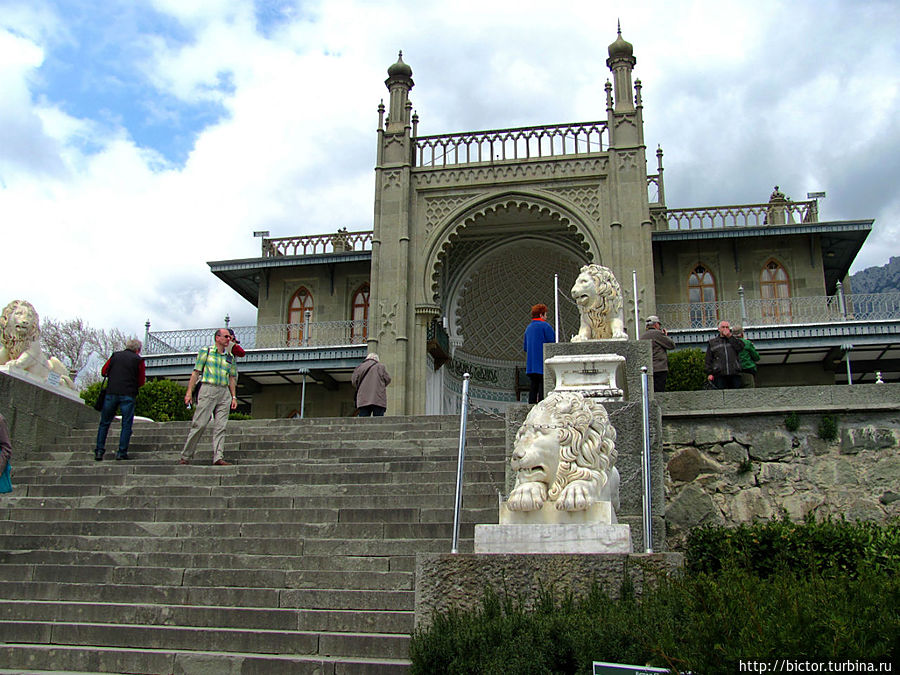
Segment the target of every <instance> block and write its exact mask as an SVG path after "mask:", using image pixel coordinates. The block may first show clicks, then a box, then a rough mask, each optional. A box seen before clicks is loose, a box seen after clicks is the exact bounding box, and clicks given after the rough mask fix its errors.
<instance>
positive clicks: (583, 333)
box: [571, 265, 628, 342]
mask: <svg viewBox="0 0 900 675" xmlns="http://www.w3.org/2000/svg"><path fill="white" fill-rule="evenodd" d="M571 293H572V298H573V299H574V300H575V304H576V305H578V313H579V314H580V316H581V326H580V327H579V329H578V333H577V334H576V335H575V337H573V338H572V342H586V341H588V340H608V339H613V340H626V339H628V335H627V334H626V333H625V318H624V315H623V313H622V289H621V287H620V286H619V282H618V281H616V278H615V276H613V273H612V271H611V270H610V269H609V268H608V267H603V266H602V265H585V266H584V267H582V268H581V273H580V274H579V275H578V278H577V279H575V284H574V285H573V286H572V291H571Z"/></svg>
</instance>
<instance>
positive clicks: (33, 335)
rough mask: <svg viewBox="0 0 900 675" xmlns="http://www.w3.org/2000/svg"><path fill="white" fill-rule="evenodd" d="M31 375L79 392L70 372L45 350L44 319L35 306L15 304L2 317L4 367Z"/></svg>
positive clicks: (0, 363) (0, 360) (0, 339)
mask: <svg viewBox="0 0 900 675" xmlns="http://www.w3.org/2000/svg"><path fill="white" fill-rule="evenodd" d="M3 365H5V366H7V367H8V368H10V369H17V370H20V371H24V372H26V373H29V374H30V375H31V376H33V377H34V378H36V379H38V380H40V381H42V382H46V381H48V380H52V381H56V380H57V378H58V382H59V384H60V385H61V386H63V387H68V388H69V389H72V390H73V391H74V390H75V384H74V383H73V382H72V379H71V378H70V377H69V371H68V369H67V368H66V367H65V366H64V365H63V363H62V362H61V361H60V360H59V359H57V358H55V357H48V356H47V355H46V354H45V353H44V352H43V351H42V350H41V326H40V318H39V317H38V313H37V311H36V310H35V309H34V305H32V304H31V303H30V302H27V301H26V300H13V301H12V302H10V303H9V304H8V305H7V306H6V307H5V308H4V309H3V314H2V316H0V366H3Z"/></svg>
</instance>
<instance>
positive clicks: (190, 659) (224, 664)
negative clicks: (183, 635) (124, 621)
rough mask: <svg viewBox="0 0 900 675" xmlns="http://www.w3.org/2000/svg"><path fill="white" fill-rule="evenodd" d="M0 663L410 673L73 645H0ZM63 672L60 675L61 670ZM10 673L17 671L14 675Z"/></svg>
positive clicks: (40, 668) (289, 673)
mask: <svg viewBox="0 0 900 675" xmlns="http://www.w3.org/2000/svg"><path fill="white" fill-rule="evenodd" d="M0 662H2V663H4V664H6V665H7V666H9V667H10V668H24V669H26V670H25V672H26V673H28V674H29V675H32V674H33V673H35V672H45V671H46V672H47V673H48V675H50V674H51V673H52V674H53V675H60V673H74V672H77V673H82V674H83V673H90V674H93V673H133V674H134V675H159V674H160V673H183V674H185V675H190V674H194V673H196V674H198V675H199V674H201V673H202V674H204V675H213V674H218V673H241V675H322V673H326V672H327V673H334V674H335V675H350V674H354V675H401V674H404V673H408V672H409V661H407V660H405V659H376V658H373V657H367V658H353V657H340V656H295V655H282V654H259V653H253V652H246V653H239V652H212V651H197V650H194V651H180V650H173V649H155V650H142V649H126V648H110V647H95V646H88V647H84V646H77V645H71V646H69V645H66V646H61V645H40V644H23V643H10V644H5V645H4V644H0ZM60 669H64V670H60ZM12 672H13V673H15V672H16V671H15V670H13V671H12Z"/></svg>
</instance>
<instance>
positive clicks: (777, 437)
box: [749, 431, 791, 462]
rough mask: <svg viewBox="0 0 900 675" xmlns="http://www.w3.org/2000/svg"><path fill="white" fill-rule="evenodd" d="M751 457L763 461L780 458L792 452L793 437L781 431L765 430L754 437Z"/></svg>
mask: <svg viewBox="0 0 900 675" xmlns="http://www.w3.org/2000/svg"><path fill="white" fill-rule="evenodd" d="M749 453H750V457H751V458H752V459H758V460H760V461H763V462H768V461H771V460H773V459H780V458H781V457H787V456H788V455H790V454H791V439H790V437H789V436H787V435H786V434H784V433H782V432H780V431H764V432H763V433H762V434H759V435H758V436H756V437H755V438H754V439H753V445H751V446H750V450H749Z"/></svg>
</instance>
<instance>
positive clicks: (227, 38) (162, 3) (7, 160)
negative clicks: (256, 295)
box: [0, 0, 900, 337]
mask: <svg viewBox="0 0 900 675" xmlns="http://www.w3.org/2000/svg"><path fill="white" fill-rule="evenodd" d="M617 21H621V27H622V35H623V37H624V38H625V39H626V40H628V41H629V42H631V43H632V44H633V45H634V55H635V57H636V58H637V65H636V68H635V72H634V77H635V78H639V79H640V80H641V82H642V85H643V89H642V95H643V103H644V133H645V141H646V143H647V146H648V157H649V158H650V167H651V170H652V169H654V168H655V157H654V152H655V149H656V147H657V145H659V146H661V147H662V149H663V151H664V153H665V157H664V166H665V185H666V201H667V204H668V206H669V207H670V208H679V207H689V206H708V205H722V204H749V203H762V202H765V201H766V200H767V199H768V197H769V194H770V193H771V192H772V189H773V187H774V186H775V185H778V186H779V187H780V188H781V190H782V192H784V193H786V194H787V195H788V196H789V197H791V198H793V199H795V200H802V199H805V198H806V193H807V192H811V191H825V192H826V194H827V196H826V198H825V199H824V200H821V201H820V206H819V211H820V219H822V220H842V219H865V218H874V219H875V228H874V230H873V232H872V233H871V234H870V235H869V238H868V240H867V242H866V244H865V245H864V247H863V249H862V251H861V252H860V254H859V255H858V257H857V259H856V263H855V264H854V267H853V268H852V270H851V271H857V270H859V269H863V268H866V267H870V266H876V265H884V264H886V263H887V261H888V259H889V258H890V257H891V256H892V255H900V190H898V189H897V186H898V184H900V115H898V112H900V105H898V104H900V40H898V38H897V36H898V35H900V3H898V2H897V1H896V0H884V1H881V0H872V1H867V0H846V1H843V2H841V1H837V0H793V1H785V2H778V1H772V0H754V1H753V2H750V1H749V0H746V1H742V2H731V1H729V0H713V1H710V2H706V1H698V2H687V1H675V2H673V1H672V0H659V1H653V2H641V1H640V0H627V1H623V2H618V1H616V0H604V1H601V2H598V1H597V0H560V2H556V3H548V2H546V1H544V0H541V1H539V2H538V1H533V0H480V1H479V2H473V1H472V0H453V1H452V2H450V1H447V2H442V1H434V0H311V1H303V0H0V92H2V98H0V223H2V233H3V234H2V242H3V243H2V245H0V246H2V249H0V250H2V252H3V255H2V260H3V267H4V273H3V275H2V277H3V282H2V284H0V289H2V293H0V305H5V304H6V303H7V302H9V301H11V300H13V299H26V300H29V301H30V302H32V304H34V305H35V307H36V308H37V310H38V312H39V313H40V314H41V316H47V317H52V318H55V319H58V320H63V319H69V318H74V317H76V316H77V317H81V318H83V319H84V320H85V321H87V322H88V323H89V324H90V325H92V326H94V327H96V328H104V329H111V328H118V329H120V330H123V331H125V332H128V333H131V334H134V335H137V336H139V337H142V336H143V334H144V323H145V322H146V321H147V320H149V321H150V322H151V330H177V329H183V328H206V327H212V326H216V325H219V324H221V323H222V321H223V318H224V316H225V315H226V314H227V315H229V316H230V318H231V325H232V326H242V325H252V324H254V323H255V321H256V310H255V308H254V307H253V306H252V305H251V304H250V303H248V302H247V301H246V300H244V299H242V298H241V297H240V296H239V295H237V293H235V292H234V291H232V290H231V289H230V288H228V286H226V285H225V284H224V283H222V282H221V281H219V280H218V279H217V278H215V277H214V276H213V275H212V274H211V272H210V271H209V266H208V265H207V262H208V261H215V260H230V259H236V258H252V257H257V256H258V255H259V253H260V240H259V239H255V238H254V237H253V232H254V231H257V230H269V231H270V232H271V236H273V237H279V236H294V235H300V234H323V233H329V232H333V231H335V230H337V228H339V227H346V228H348V229H349V230H351V231H353V230H368V229H371V228H372V214H373V197H374V170H373V168H374V164H375V141H376V134H375V130H376V128H377V122H378V115H377V106H378V103H379V101H381V100H382V99H384V100H385V101H386V100H387V90H386V88H385V86H384V80H385V78H386V76H387V73H386V71H387V68H388V67H389V66H390V65H391V64H392V63H394V62H395V61H396V60H397V54H398V51H399V50H402V51H403V59H404V61H405V62H406V63H408V64H409V65H410V66H411V67H412V69H413V79H414V81H415V87H414V88H413V90H412V92H411V94H410V97H411V100H412V102H413V105H414V107H415V109H416V111H417V112H418V115H419V118H420V122H419V133H420V134H421V135H430V134H443V133H453V132H459V131H473V130H480V129H495V128H505V127H516V126H529V125H537V124H555V123H567V122H583V121H592V120H600V119H605V116H606V106H605V92H604V84H605V82H606V80H607V78H609V77H610V73H609V71H608V69H607V67H606V63H605V61H606V58H607V47H608V45H609V44H610V43H611V42H613V40H615V38H616V25H617Z"/></svg>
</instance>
